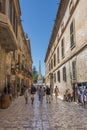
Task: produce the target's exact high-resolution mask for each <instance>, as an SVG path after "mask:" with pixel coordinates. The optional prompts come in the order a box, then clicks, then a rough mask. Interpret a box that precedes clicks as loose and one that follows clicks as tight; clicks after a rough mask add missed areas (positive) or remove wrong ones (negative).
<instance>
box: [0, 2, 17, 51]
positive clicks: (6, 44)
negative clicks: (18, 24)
mask: <svg viewBox="0 0 87 130" xmlns="http://www.w3.org/2000/svg"><path fill="white" fill-rule="evenodd" d="M3 1H4V0H3ZM2 4H3V3H0V45H1V46H2V47H3V48H5V49H6V51H13V50H16V49H17V37H16V34H15V32H14V29H13V26H12V24H11V22H10V20H9V18H8V16H7V14H6V10H5V7H6V5H5V3H4V4H3V5H2Z"/></svg>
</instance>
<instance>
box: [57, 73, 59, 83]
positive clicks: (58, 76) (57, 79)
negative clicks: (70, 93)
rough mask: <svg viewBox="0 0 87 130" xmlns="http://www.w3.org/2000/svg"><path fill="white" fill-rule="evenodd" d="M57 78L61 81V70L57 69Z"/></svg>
mask: <svg viewBox="0 0 87 130" xmlns="http://www.w3.org/2000/svg"><path fill="white" fill-rule="evenodd" d="M57 80H58V81H59V82H60V71H57Z"/></svg>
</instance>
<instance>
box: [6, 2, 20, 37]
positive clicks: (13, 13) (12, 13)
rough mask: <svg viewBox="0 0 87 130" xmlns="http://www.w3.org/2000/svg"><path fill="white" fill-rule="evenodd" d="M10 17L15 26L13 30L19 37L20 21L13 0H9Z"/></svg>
mask: <svg viewBox="0 0 87 130" xmlns="http://www.w3.org/2000/svg"><path fill="white" fill-rule="evenodd" d="M8 17H9V20H10V22H11V24H12V26H13V30H14V32H15V34H16V37H17V26H18V21H17V16H16V11H15V6H14V3H13V1H12V0H9V2H8Z"/></svg>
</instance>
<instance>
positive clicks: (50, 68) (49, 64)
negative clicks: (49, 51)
mask: <svg viewBox="0 0 87 130" xmlns="http://www.w3.org/2000/svg"><path fill="white" fill-rule="evenodd" d="M50 70H51V63H49V71H50Z"/></svg>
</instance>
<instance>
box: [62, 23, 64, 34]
mask: <svg viewBox="0 0 87 130" xmlns="http://www.w3.org/2000/svg"><path fill="white" fill-rule="evenodd" d="M61 31H62V32H63V31H64V22H62V24H61Z"/></svg>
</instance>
